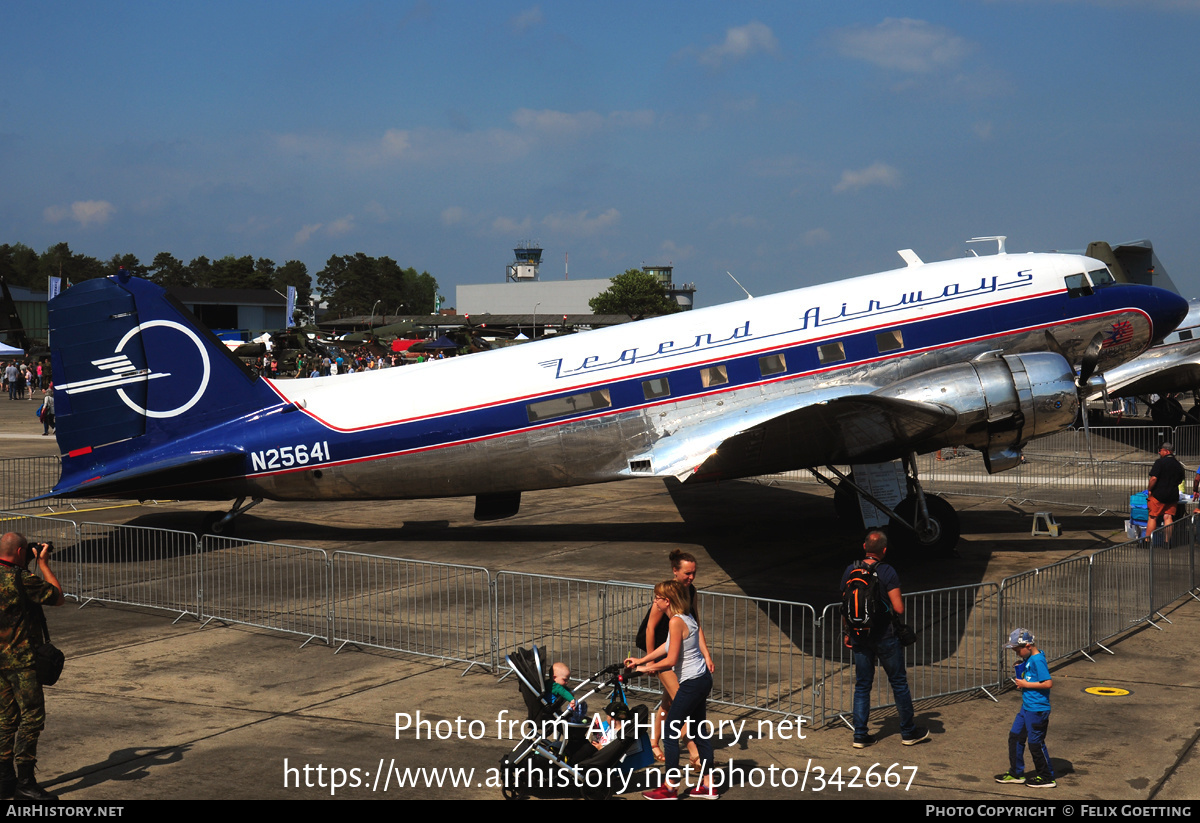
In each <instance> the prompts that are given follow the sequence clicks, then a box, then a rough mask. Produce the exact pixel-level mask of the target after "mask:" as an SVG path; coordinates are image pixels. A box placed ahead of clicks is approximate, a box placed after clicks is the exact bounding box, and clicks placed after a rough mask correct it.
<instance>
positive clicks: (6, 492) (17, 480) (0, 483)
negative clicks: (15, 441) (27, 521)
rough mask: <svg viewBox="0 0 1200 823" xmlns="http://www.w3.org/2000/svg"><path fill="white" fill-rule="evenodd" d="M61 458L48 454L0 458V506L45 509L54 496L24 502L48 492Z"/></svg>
mask: <svg viewBox="0 0 1200 823" xmlns="http://www.w3.org/2000/svg"><path fill="white" fill-rule="evenodd" d="M61 473H62V460H61V459H60V458H58V457H56V456H53V455H51V456H49V457H9V458H5V459H4V460H0V509H5V510H8V511H12V510H16V509H45V508H47V507H48V506H50V505H51V504H52V503H53V502H54V501H55V500H57V498H51V499H50V500H39V501H38V502H36V503H26V502H25V501H26V500H28V499H29V498H31V497H38V496H39V495H43V494H46V493H48V492H49V491H50V490H52V489H53V488H54V485H55V484H56V483H58V478H59V475H60V474H61Z"/></svg>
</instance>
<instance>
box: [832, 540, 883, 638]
mask: <svg viewBox="0 0 1200 823" xmlns="http://www.w3.org/2000/svg"><path fill="white" fill-rule="evenodd" d="M876 565H877V564H875V563H868V562H866V561H865V560H861V561H859V562H858V563H855V564H854V568H853V569H852V570H851V571H850V575H849V576H848V577H847V578H846V585H845V586H844V587H842V618H843V619H844V620H845V623H846V631H847V633H848V634H849V635H850V637H851V638H852V639H853V640H867V639H869V638H870V636H871V630H872V629H874V628H875V626H876V624H882V622H883V619H885V617H886V615H887V614H888V608H887V606H886V605H885V604H884V603H883V601H882V599H881V598H880V597H879V574H878V572H876V571H875V566H876Z"/></svg>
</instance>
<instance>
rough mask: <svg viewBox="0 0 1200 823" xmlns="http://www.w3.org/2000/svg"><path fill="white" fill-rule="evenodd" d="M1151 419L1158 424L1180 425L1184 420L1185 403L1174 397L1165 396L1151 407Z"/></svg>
mask: <svg viewBox="0 0 1200 823" xmlns="http://www.w3.org/2000/svg"><path fill="white" fill-rule="evenodd" d="M1150 419H1151V420H1153V421H1154V423H1155V425H1157V426H1171V427H1175V426H1178V425H1179V424H1180V423H1182V422H1183V404H1182V403H1180V402H1179V401H1178V400H1176V399H1175V398H1174V397H1164V398H1162V399H1161V400H1159V401H1158V402H1157V403H1155V404H1154V405H1153V406H1151V407H1150Z"/></svg>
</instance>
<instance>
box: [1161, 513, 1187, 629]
mask: <svg viewBox="0 0 1200 823" xmlns="http://www.w3.org/2000/svg"><path fill="white" fill-rule="evenodd" d="M1159 533H1161V535H1162V537H1161V539H1157V538H1156V539H1154V540H1153V541H1152V542H1153V544H1154V545H1153V546H1151V548H1150V584H1151V586H1152V589H1151V592H1150V611H1151V612H1156V611H1159V610H1161V609H1162V608H1164V607H1165V606H1166V605H1167V604H1168V603H1171V602H1173V601H1174V600H1176V599H1178V598H1179V597H1182V596H1183V595H1185V594H1187V593H1188V592H1190V591H1191V590H1192V589H1193V588H1195V586H1196V578H1195V575H1194V571H1195V551H1196V515H1192V516H1191V517H1188V518H1187V519H1186V520H1182V521H1176V522H1175V523H1174V524H1172V525H1171V526H1168V527H1166V528H1162V529H1159V531H1158V532H1156V534H1159Z"/></svg>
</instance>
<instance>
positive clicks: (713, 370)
mask: <svg viewBox="0 0 1200 823" xmlns="http://www.w3.org/2000/svg"><path fill="white" fill-rule="evenodd" d="M728 382H729V375H727V374H726V373H725V367H724V366H709V367H708V368H707V369H701V370H700V385H702V386H704V388H706V389H707V388H710V387H712V386H724V385H725V384H726V383H728Z"/></svg>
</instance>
